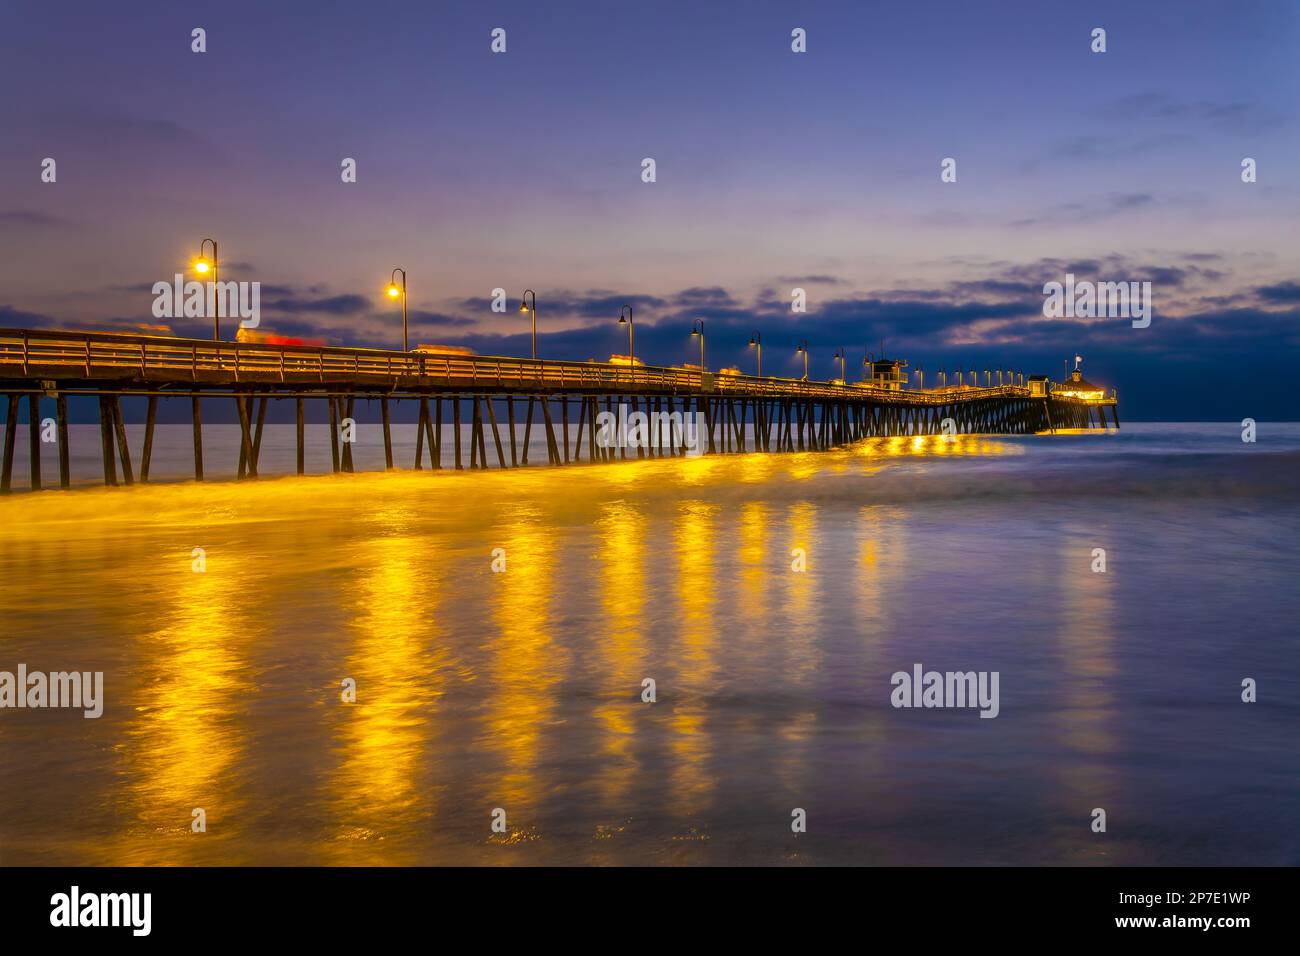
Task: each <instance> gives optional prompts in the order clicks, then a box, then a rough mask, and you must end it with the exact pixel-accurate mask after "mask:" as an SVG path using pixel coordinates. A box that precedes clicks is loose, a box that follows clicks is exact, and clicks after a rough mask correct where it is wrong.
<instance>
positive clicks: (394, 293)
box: [388, 285, 402, 299]
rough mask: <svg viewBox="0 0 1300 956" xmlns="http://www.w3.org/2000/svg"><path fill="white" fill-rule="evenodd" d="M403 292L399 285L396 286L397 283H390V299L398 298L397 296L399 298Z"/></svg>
mask: <svg viewBox="0 0 1300 956" xmlns="http://www.w3.org/2000/svg"><path fill="white" fill-rule="evenodd" d="M401 294H402V290H401V289H399V288H398V287H397V286H395V285H390V286H389V287H388V297H389V298H390V299H396V298H397V297H398V296H399V295H401Z"/></svg>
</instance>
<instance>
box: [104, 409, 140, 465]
mask: <svg viewBox="0 0 1300 956" xmlns="http://www.w3.org/2000/svg"><path fill="white" fill-rule="evenodd" d="M109 401H110V407H111V408H112V412H113V430H114V431H115V432H116V433H117V453H118V457H119V458H121V459H122V479H123V480H124V481H125V482H126V483H127V484H128V485H133V484H135V475H134V474H133V472H132V470H131V446H130V445H128V444H127V442H126V422H125V421H124V420H123V419H122V399H121V397H120V396H118V395H114V396H113V397H112V398H111V399H110V400H109Z"/></svg>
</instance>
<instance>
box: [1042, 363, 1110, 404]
mask: <svg viewBox="0 0 1300 956" xmlns="http://www.w3.org/2000/svg"><path fill="white" fill-rule="evenodd" d="M1082 362H1083V359H1082V358H1080V357H1079V356H1077V355H1076V356H1075V357H1074V369H1073V370H1072V371H1071V372H1070V378H1069V381H1066V382H1062V383H1061V384H1060V386H1058V387H1057V388H1054V389H1052V393H1053V394H1054V395H1056V396H1058V397H1060V398H1078V399H1081V400H1083V401H1085V402H1099V401H1101V400H1102V399H1103V398H1105V397H1106V390H1105V389H1104V388H1102V387H1101V386H1100V385H1093V384H1092V383H1091V382H1088V381H1085V380H1084V377H1083V370H1082V369H1081V368H1079V366H1080V364H1081V363H1082Z"/></svg>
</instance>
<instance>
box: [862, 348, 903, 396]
mask: <svg viewBox="0 0 1300 956" xmlns="http://www.w3.org/2000/svg"><path fill="white" fill-rule="evenodd" d="M867 362H868V364H869V365H870V366H871V379H870V384H872V385H874V386H875V387H876V388H884V389H888V390H889V391H891V392H899V391H902V389H903V383H904V382H905V381H906V380H907V379H906V378H905V376H904V375H903V369H905V368H907V360H906V359H887V358H885V357H883V356H882V357H880V358H873V357H872V356H870V355H868V356H867Z"/></svg>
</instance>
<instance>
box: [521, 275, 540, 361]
mask: <svg viewBox="0 0 1300 956" xmlns="http://www.w3.org/2000/svg"><path fill="white" fill-rule="evenodd" d="M529 296H531V297H532V298H531V299H530V298H529ZM519 311H520V312H531V313H532V316H533V358H537V293H536V292H534V291H533V290H532V289H525V290H524V294H523V296H521V297H520V299H519Z"/></svg>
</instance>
